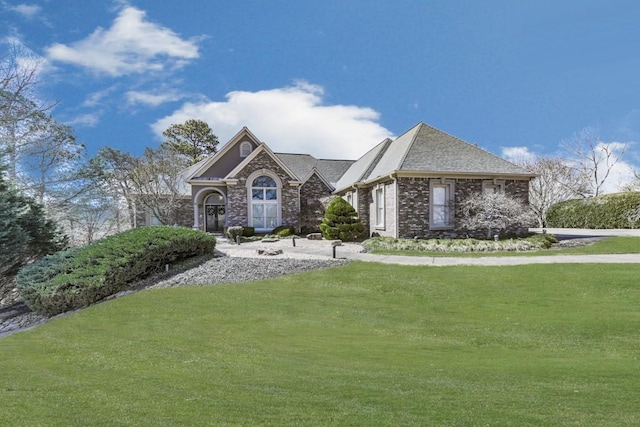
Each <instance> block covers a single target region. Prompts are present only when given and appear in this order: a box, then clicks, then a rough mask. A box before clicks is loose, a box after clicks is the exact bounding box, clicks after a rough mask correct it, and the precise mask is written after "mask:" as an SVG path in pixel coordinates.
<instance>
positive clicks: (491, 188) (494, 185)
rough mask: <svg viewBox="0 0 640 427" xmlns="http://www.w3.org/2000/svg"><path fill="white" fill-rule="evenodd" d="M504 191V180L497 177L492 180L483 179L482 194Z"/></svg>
mask: <svg viewBox="0 0 640 427" xmlns="http://www.w3.org/2000/svg"><path fill="white" fill-rule="evenodd" d="M502 192H504V181H498V180H496V179H494V180H491V181H482V194H492V193H502Z"/></svg>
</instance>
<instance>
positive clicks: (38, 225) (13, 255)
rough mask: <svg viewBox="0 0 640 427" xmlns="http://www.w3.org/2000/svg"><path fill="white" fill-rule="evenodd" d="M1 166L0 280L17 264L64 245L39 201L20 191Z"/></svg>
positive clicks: (49, 252) (63, 238) (17, 267)
mask: <svg viewBox="0 0 640 427" xmlns="http://www.w3.org/2000/svg"><path fill="white" fill-rule="evenodd" d="M3 169H4V168H2V167H0V284H2V283H3V282H4V281H5V279H7V278H9V277H12V276H14V275H15V274H17V272H18V270H19V269H20V267H22V266H23V265H25V264H27V263H29V262H32V261H34V260H36V259H38V258H40V257H43V256H44V255H47V254H51V253H53V252H56V251H59V250H61V249H62V248H64V247H65V246H66V243H67V238H66V236H63V235H62V234H61V233H60V231H59V229H58V226H57V224H56V223H55V222H54V221H53V220H51V219H47V218H46V215H45V212H44V209H43V207H42V205H40V204H39V203H37V202H36V201H35V200H34V199H32V198H30V197H27V196H25V195H23V194H21V193H20V192H19V191H18V190H17V189H15V188H14V187H13V186H12V185H11V184H10V183H8V182H7V181H6V180H5V178H4V170H3Z"/></svg>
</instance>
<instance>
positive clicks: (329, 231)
mask: <svg viewBox="0 0 640 427" xmlns="http://www.w3.org/2000/svg"><path fill="white" fill-rule="evenodd" d="M320 230H321V231H322V235H323V236H324V238H325V239H329V240H335V239H340V240H342V241H344V242H349V241H353V240H355V239H357V238H358V236H360V234H362V232H363V231H364V225H362V221H360V218H358V213H357V212H356V211H355V209H354V208H353V206H351V205H350V204H349V202H347V201H346V200H344V199H343V198H341V197H338V198H336V199H333V200H332V201H331V203H329V206H327V210H326V212H325V214H324V218H323V220H322V223H321V224H320Z"/></svg>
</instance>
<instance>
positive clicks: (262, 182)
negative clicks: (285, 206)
mask: <svg viewBox="0 0 640 427" xmlns="http://www.w3.org/2000/svg"><path fill="white" fill-rule="evenodd" d="M250 194H251V226H252V227H254V228H257V229H266V228H271V229H272V228H275V227H277V226H278V199H279V197H278V185H277V184H276V181H275V180H274V179H273V178H271V177H270V176H267V175H261V176H259V177H257V178H255V179H254V180H253V181H252V183H251V193H250Z"/></svg>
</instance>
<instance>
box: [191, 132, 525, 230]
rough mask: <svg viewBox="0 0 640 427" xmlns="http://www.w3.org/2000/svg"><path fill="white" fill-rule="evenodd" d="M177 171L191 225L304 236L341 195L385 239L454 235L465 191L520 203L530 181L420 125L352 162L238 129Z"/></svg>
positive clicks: (520, 171) (473, 147)
mask: <svg viewBox="0 0 640 427" xmlns="http://www.w3.org/2000/svg"><path fill="white" fill-rule="evenodd" d="M182 175H183V176H184V177H185V181H186V183H188V184H189V186H190V188H191V193H190V199H191V204H192V206H193V224H192V225H193V227H194V228H197V229H201V230H205V231H208V232H219V231H222V230H223V229H224V228H225V227H229V226H237V225H240V226H251V227H254V228H255V230H256V232H269V231H271V230H272V229H273V228H275V227H276V226H279V225H291V226H293V227H294V228H296V229H297V230H299V231H302V232H308V231H312V230H315V229H317V226H318V224H319V220H320V217H318V215H317V210H318V208H320V209H322V204H323V202H326V200H327V199H328V198H331V197H343V198H344V199H346V200H347V201H348V202H349V203H351V205H352V206H353V207H354V208H355V209H356V211H357V212H358V215H359V216H360V218H361V220H362V222H363V223H364V225H365V227H366V229H367V230H368V233H369V235H371V234H373V233H377V234H378V235H382V236H392V237H413V236H442V235H447V236H454V235H456V234H457V233H458V232H460V231H461V230H460V229H459V226H458V225H457V221H456V216H455V213H456V209H455V207H456V205H458V204H459V203H460V202H461V201H462V200H464V199H465V198H466V197H468V196H469V195H470V194H473V193H478V192H483V191H484V192H487V191H504V192H506V193H508V194H511V195H513V196H515V197H517V198H519V199H521V200H522V201H523V202H525V203H528V192H529V181H530V180H531V179H532V178H533V177H534V175H533V174H531V173H529V172H527V171H525V170H524V169H522V168H520V167H518V166H516V165H514V164H512V163H510V162H508V161H506V160H504V159H502V158H500V157H498V156H495V155H493V154H491V153H489V152H487V151H485V150H483V149H481V148H478V147H477V146H476V145H473V144H469V143H467V142H464V141H462V140H460V139H458V138H456V137H454V136H451V135H448V134H446V133H445V132H442V131H440V130H438V129H435V128H433V127H431V126H428V125H426V124H424V123H419V124H417V125H416V126H414V127H413V128H411V129H410V130H408V131H407V132H405V133H404V134H403V135H401V136H399V137H398V138H396V139H394V140H391V139H386V140H384V141H382V142H381V143H379V144H378V145H376V146H375V147H373V148H372V149H371V150H370V151H369V152H367V153H366V154H365V155H363V156H362V157H361V158H360V159H358V160H355V161H353V160H326V159H316V158H314V157H313V156H310V155H308V154H288V153H274V152H273V151H271V149H270V148H269V147H268V146H267V144H265V143H263V142H261V141H260V140H259V139H258V138H257V137H256V136H255V135H254V134H253V133H251V131H250V130H249V129H247V128H246V127H245V128H243V129H242V130H240V132H238V133H237V134H236V135H235V136H234V137H233V138H231V140H230V141H229V142H228V143H227V144H225V145H224V146H223V147H222V149H221V150H220V151H218V152H217V153H216V154H215V155H213V156H211V157H209V158H207V159H204V160H202V161H201V162H199V163H197V164H195V165H193V166H191V167H190V168H189V169H187V170H185V171H184V172H183V173H182ZM314 212H316V215H315V217H314V215H313V213H314ZM190 225H191V224H190Z"/></svg>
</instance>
